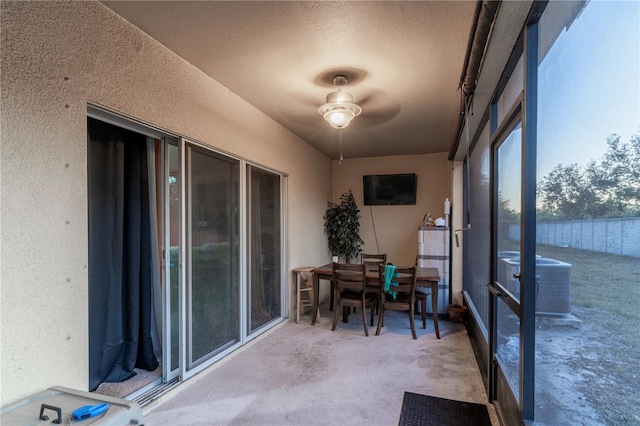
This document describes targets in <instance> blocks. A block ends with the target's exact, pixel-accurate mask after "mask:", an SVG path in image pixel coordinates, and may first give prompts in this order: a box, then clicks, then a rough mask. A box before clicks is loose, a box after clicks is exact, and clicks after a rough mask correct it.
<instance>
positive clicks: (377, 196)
mask: <svg viewBox="0 0 640 426" xmlns="http://www.w3.org/2000/svg"><path fill="white" fill-rule="evenodd" d="M416 182H417V177H416V175H415V173H405V174H395V175H367V176H362V183H363V186H364V205H365V206H395V205H411V204H415V203H416Z"/></svg>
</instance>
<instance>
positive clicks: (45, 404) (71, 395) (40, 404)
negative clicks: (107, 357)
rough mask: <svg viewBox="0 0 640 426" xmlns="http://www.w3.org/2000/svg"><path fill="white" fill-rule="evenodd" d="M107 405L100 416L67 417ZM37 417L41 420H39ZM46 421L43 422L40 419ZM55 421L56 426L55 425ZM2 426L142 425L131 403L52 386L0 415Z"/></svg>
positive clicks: (137, 407) (8, 408)
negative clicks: (74, 418)
mask: <svg viewBox="0 0 640 426" xmlns="http://www.w3.org/2000/svg"><path fill="white" fill-rule="evenodd" d="M105 402H106V403H109V408H108V409H107V411H105V412H104V413H102V414H99V415H97V416H95V417H90V418H87V419H84V420H72V421H71V422H70V423H69V419H70V417H71V413H72V412H73V411H74V410H76V409H78V408H80V407H84V406H86V405H92V406H94V405H98V404H102V403H105ZM41 416H43V417H42V418H41ZM45 417H47V419H46V420H44V418H45ZM58 421H59V422H58ZM0 423H1V424H2V425H11V426H13V425H39V426H45V425H46V426H49V425H55V424H62V425H69V424H71V425H75V424H77V425H81V426H84V425H143V424H144V419H143V417H142V410H140V406H139V405H138V404H137V403H136V402H134V401H127V400H124V399H118V398H112V397H108V396H104V395H100V394H96V393H91V392H83V391H79V390H76V389H70V388H65V387H63V386H53V387H51V388H49V389H47V390H45V391H42V392H39V393H37V394H35V395H32V396H30V397H29V398H26V399H23V400H22V401H19V402H17V403H15V404H13V405H10V406H8V407H6V408H3V409H2V411H0Z"/></svg>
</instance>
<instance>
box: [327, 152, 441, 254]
mask: <svg viewBox="0 0 640 426" xmlns="http://www.w3.org/2000/svg"><path fill="white" fill-rule="evenodd" d="M394 173H415V174H416V175H418V184H417V198H416V204H415V205H413V206H365V205H363V187H362V176H363V175H377V174H394ZM450 187H451V174H450V163H449V161H448V160H447V153H444V152H443V153H437V154H426V155H398V156H391V157H376V158H358V159H347V160H343V161H342V164H339V162H338V161H334V162H333V201H335V202H337V201H339V199H340V195H341V194H342V193H344V192H346V191H348V190H349V189H351V190H352V191H353V195H354V197H355V199H356V202H357V203H358V206H359V208H360V214H361V218H360V237H361V238H362V239H363V240H364V246H363V251H364V252H365V253H378V252H380V253H386V254H387V259H388V261H389V262H392V263H394V264H396V265H413V264H414V263H415V260H416V254H417V253H418V227H419V226H421V225H422V219H423V218H424V215H425V214H426V213H427V212H430V213H431V215H432V216H433V218H434V219H436V218H438V217H441V216H443V210H444V199H445V198H447V197H449V198H451V195H450ZM374 228H375V230H374ZM376 235H377V243H376ZM325 245H326V242H325ZM378 249H379V250H378Z"/></svg>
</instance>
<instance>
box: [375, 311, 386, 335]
mask: <svg viewBox="0 0 640 426" xmlns="http://www.w3.org/2000/svg"><path fill="white" fill-rule="evenodd" d="M383 322H384V305H383V304H382V303H381V304H380V316H379V317H378V328H376V336H379V335H380V329H381V328H382V323H383Z"/></svg>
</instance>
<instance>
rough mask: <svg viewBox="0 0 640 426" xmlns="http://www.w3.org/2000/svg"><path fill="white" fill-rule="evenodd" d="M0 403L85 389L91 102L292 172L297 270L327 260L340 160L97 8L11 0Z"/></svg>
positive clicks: (0, 182)
mask: <svg viewBox="0 0 640 426" xmlns="http://www.w3.org/2000/svg"><path fill="white" fill-rule="evenodd" d="M1 31H2V49H1V53H0V54H1V60H2V75H1V95H2V99H1V106H2V110H1V111H2V112H1V114H2V115H1V120H2V129H1V138H2V144H1V148H0V149H1V153H0V154H1V159H0V166H1V170H0V189H1V197H2V200H1V201H2V203H1V207H0V218H1V221H0V231H1V237H2V239H1V241H2V251H1V253H0V255H1V257H0V282H1V286H2V299H1V306H0V308H1V321H2V322H1V327H2V329H1V342H0V347H1V351H2V354H1V364H0V368H1V370H0V375H1V383H0V385H1V387H0V392H1V398H0V405H2V406H5V405H7V404H9V403H11V402H14V401H17V400H19V399H21V398H23V397H25V396H27V395H29V394H31V393H34V392H37V391H40V390H42V389H44V388H47V387H50V386H52V385H65V386H69V387H73V388H77V389H84V390H86V389H87V387H88V328H87V321H88V312H87V306H88V293H87V285H88V274H87V258H88V253H87V152H86V151H87V126H86V109H87V102H95V103H98V104H101V105H104V106H106V107H109V108H112V109H114V110H116V111H119V112H122V113H124V114H127V115H130V116H132V117H135V118H137V119H140V120H143V121H146V122H149V123H152V124H154V125H157V126H159V127H161V128H164V129H168V130H170V131H172V132H175V133H178V134H181V135H184V136H188V137H189V138H192V139H194V140H197V141H200V142H202V143H205V144H208V145H210V146H213V147H217V148H220V149H222V150H225V151H227V152H229V153H232V154H235V155H238V156H242V157H245V158H247V159H249V160H251V161H254V162H257V163H259V164H263V165H266V166H268V167H270V168H273V169H276V170H280V171H282V172H284V173H288V174H289V181H288V182H289V187H288V194H289V206H288V214H289V216H288V219H289V228H288V229H289V232H290V234H289V241H290V246H289V248H290V251H289V263H290V267H292V268H293V267H296V266H300V265H307V264H312V265H313V264H322V263H325V262H327V261H328V260H329V255H328V252H327V249H326V241H325V238H324V235H323V220H322V215H323V213H324V210H325V209H326V202H327V200H329V199H331V191H332V188H331V161H330V160H329V158H327V157H326V156H324V155H323V154H321V153H319V152H318V151H316V150H315V149H313V148H312V147H310V146H309V145H308V144H306V143H304V142H303V141H301V140H300V139H298V138H297V137H296V136H294V135H293V134H291V133H290V132H288V131H287V130H285V129H284V128H282V127H281V126H279V125H278V124H276V123H275V122H274V121H272V120H271V119H269V118H268V117H266V116H265V115H264V114H263V113H261V112H260V111H258V110H256V109H255V108H253V107H252V106H250V105H249V104H247V103H246V102H244V101H243V100H242V99H240V98H238V97H237V96H235V95H234V94H232V93H230V92H229V91H228V90H227V89H226V88H224V87H223V86H221V85H220V84H218V83H217V82H215V81H213V80H211V79H210V78H208V77H207V76H205V75H204V74H203V73H201V72H199V71H198V70H196V69H195V68H193V67H192V66H190V65H189V64H188V63H186V62H185V61H183V60H182V59H180V58H178V57H177V56H175V55H174V54H172V53H171V52H169V51H168V50H167V49H165V48H164V47H163V46H162V45H160V44H159V43H157V42H155V41H154V40H152V39H150V38H149V37H148V36H146V35H145V34H144V33H142V32H141V31H139V30H137V29H136V28H135V27H133V26H131V25H130V24H128V23H127V22H126V21H124V20H123V19H121V18H120V17H118V16H117V15H115V14H114V13H113V12H111V11H110V10H109V9H107V8H106V7H104V6H103V5H102V4H100V3H98V2H93V1H91V2H76V1H74V2H18V1H15V2H14V1H2V16H1Z"/></svg>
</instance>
